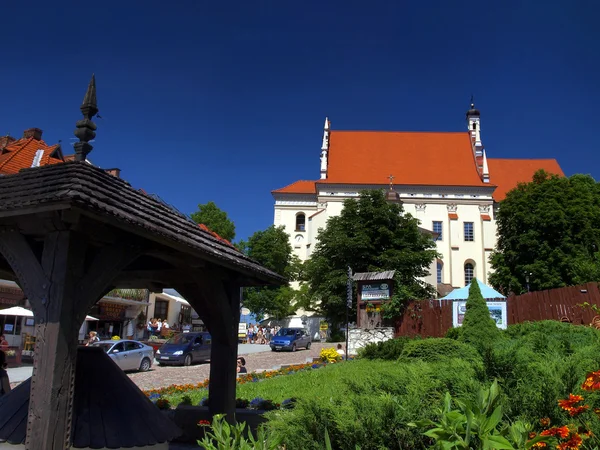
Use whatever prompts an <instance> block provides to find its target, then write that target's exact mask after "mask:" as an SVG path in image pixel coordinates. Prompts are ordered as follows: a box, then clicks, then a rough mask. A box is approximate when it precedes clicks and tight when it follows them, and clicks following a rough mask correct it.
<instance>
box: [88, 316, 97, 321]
mask: <svg viewBox="0 0 600 450" xmlns="http://www.w3.org/2000/svg"><path fill="white" fill-rule="evenodd" d="M85 320H100V319H96V318H95V317H92V316H85Z"/></svg>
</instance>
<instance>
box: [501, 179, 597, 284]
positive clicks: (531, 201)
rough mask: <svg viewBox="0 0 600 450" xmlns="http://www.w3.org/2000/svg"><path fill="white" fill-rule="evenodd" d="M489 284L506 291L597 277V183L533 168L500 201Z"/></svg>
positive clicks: (571, 282) (592, 180) (595, 278)
mask: <svg viewBox="0 0 600 450" xmlns="http://www.w3.org/2000/svg"><path fill="white" fill-rule="evenodd" d="M496 219H497V224H498V243H497V245H496V250H495V251H494V252H493V253H492V257H491V265H492V268H493V269H494V272H493V273H492V274H491V275H490V282H491V284H492V285H493V286H494V287H495V288H496V289H498V290H499V291H501V292H503V293H505V294H508V293H511V292H514V293H516V294H520V293H523V292H525V291H526V290H527V281H526V277H529V285H530V289H531V290H543V289H552V288H557V287H563V286H571V285H577V284H581V283H585V282H588V281H600V278H599V275H600V264H599V261H600V258H599V255H598V250H599V249H600V188H599V185H598V183H596V182H595V181H594V179H593V178H592V177H590V176H588V175H573V176H571V177H569V178H566V177H559V176H556V175H550V174H548V173H547V172H544V171H543V170H541V171H538V172H537V173H536V174H535V175H534V177H533V181H531V182H529V183H521V184H519V185H518V186H517V187H516V188H515V189H513V190H512V191H510V192H509V193H508V194H507V196H506V199H505V200H503V201H502V202H501V203H500V207H499V210H498V213H497V215H496Z"/></svg>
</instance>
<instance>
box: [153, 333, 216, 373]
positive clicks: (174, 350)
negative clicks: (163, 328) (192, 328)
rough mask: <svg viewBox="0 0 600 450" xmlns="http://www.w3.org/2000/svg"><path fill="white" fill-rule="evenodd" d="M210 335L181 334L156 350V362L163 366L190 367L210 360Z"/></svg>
mask: <svg viewBox="0 0 600 450" xmlns="http://www.w3.org/2000/svg"><path fill="white" fill-rule="evenodd" d="M210 341H211V339H210V334H208V333H206V332H201V333H180V334H178V335H176V336H173V337H172V338H171V339H169V340H168V341H167V342H165V343H164V344H163V345H162V347H160V348H159V349H158V350H156V355H155V357H156V360H157V361H158V364H159V365H161V366H163V365H167V364H178V365H184V366H189V365H190V364H192V363H194V362H200V361H206V360H207V359H210Z"/></svg>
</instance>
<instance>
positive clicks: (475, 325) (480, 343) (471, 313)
mask: <svg viewBox="0 0 600 450" xmlns="http://www.w3.org/2000/svg"><path fill="white" fill-rule="evenodd" d="M466 308H467V312H466V313H465V318H464V319H463V323H462V327H461V330H460V340H461V341H463V342H466V343H467V344H471V345H473V346H474V347H476V348H478V349H483V348H485V347H486V346H488V345H491V344H492V343H493V342H494V341H495V340H496V339H497V338H498V337H499V335H500V332H499V331H498V327H497V326H496V322H495V321H494V319H492V317H491V316H490V310H489V309H488V307H487V304H486V302H485V299H484V298H483V295H481V289H479V283H478V282H477V279H476V278H473V280H472V281H471V286H470V287H469V298H468V299H467V304H466Z"/></svg>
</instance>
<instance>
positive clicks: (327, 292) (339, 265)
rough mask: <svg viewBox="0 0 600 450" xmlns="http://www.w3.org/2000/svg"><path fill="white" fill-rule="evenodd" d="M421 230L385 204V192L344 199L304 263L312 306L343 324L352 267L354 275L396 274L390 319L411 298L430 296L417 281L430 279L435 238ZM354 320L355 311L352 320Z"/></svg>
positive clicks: (396, 208)
mask: <svg viewBox="0 0 600 450" xmlns="http://www.w3.org/2000/svg"><path fill="white" fill-rule="evenodd" d="M418 225H419V222H418V220H417V219H415V218H414V217H412V216H411V215H410V214H404V209H403V208H402V205H400V204H395V203H389V202H387V201H386V199H385V194H384V192H383V191H381V190H372V191H363V192H362V193H361V195H360V197H359V198H358V199H356V200H354V199H349V200H346V201H345V202H344V207H343V210H342V213H341V215H339V216H337V217H332V218H330V219H329V220H328V222H327V227H326V228H325V229H324V230H322V231H320V233H319V241H318V243H317V245H316V246H315V249H314V252H313V254H312V256H311V258H310V260H309V261H308V262H307V263H306V264H305V278H306V280H307V281H308V284H309V287H310V288H309V291H310V296H311V297H312V298H313V299H314V300H316V302H318V304H314V306H315V307H318V308H319V309H320V310H321V311H322V312H323V313H324V314H325V315H326V317H327V318H328V319H329V320H330V321H331V322H332V324H333V325H334V326H335V325H338V324H340V323H342V321H343V320H344V317H345V305H346V280H347V270H348V266H350V267H351V268H352V270H353V272H377V271H383V270H395V271H396V275H395V294H394V296H393V298H392V301H391V302H390V303H389V304H388V305H387V307H386V308H385V314H386V316H388V317H389V316H391V315H394V314H397V313H398V312H399V310H400V308H401V306H402V305H403V303H404V302H405V301H406V300H408V299H424V298H429V297H431V295H432V294H433V293H434V288H433V287H432V286H430V285H428V284H426V283H423V282H421V281H420V280H418V277H423V276H425V275H427V274H428V271H429V267H430V265H431V263H432V262H433V260H434V258H435V257H436V256H437V251H436V250H435V243H434V242H433V240H432V238H431V236H430V235H428V234H425V233H423V232H422V231H421V230H420V229H419V227H418ZM354 298H356V296H354ZM355 307H356V301H354V308H355ZM355 316H356V312H355V310H354V312H351V317H355Z"/></svg>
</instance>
